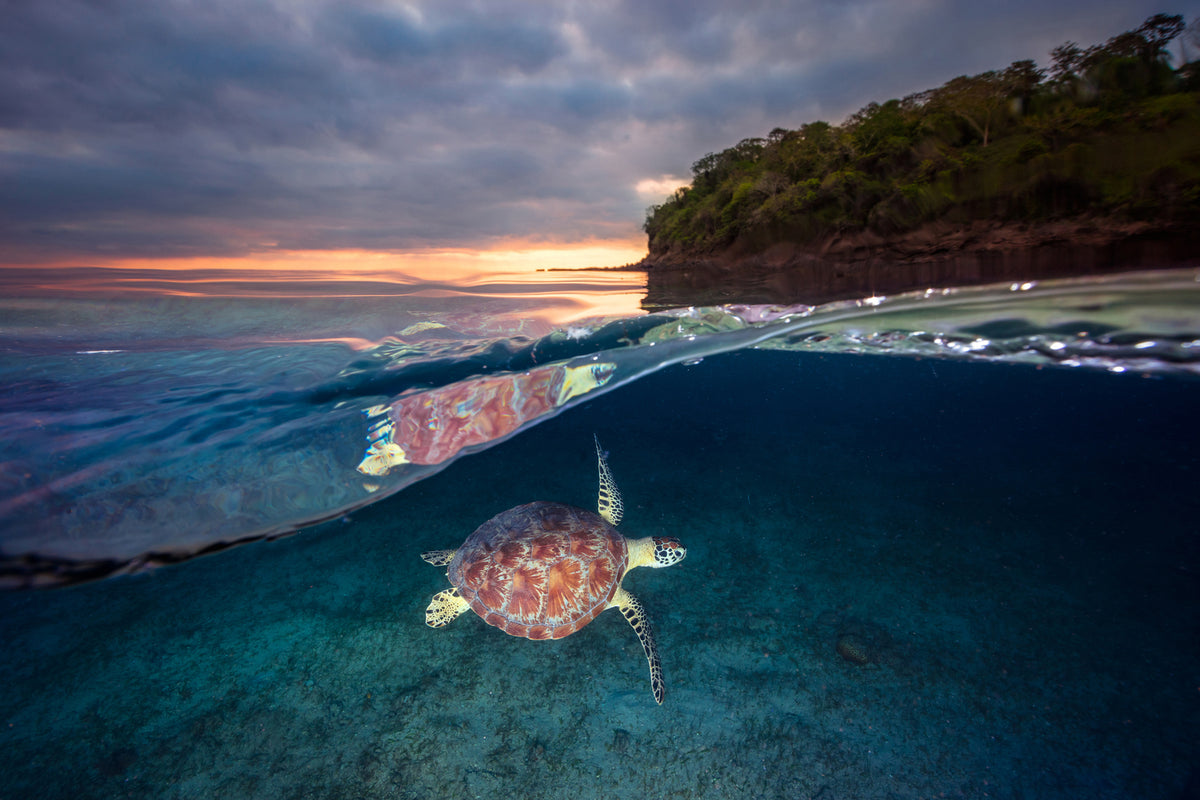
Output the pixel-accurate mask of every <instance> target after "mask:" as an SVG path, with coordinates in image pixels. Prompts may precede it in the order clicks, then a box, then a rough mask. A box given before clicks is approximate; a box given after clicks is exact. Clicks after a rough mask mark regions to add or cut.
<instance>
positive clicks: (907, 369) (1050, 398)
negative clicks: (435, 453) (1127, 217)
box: [0, 270, 1200, 798]
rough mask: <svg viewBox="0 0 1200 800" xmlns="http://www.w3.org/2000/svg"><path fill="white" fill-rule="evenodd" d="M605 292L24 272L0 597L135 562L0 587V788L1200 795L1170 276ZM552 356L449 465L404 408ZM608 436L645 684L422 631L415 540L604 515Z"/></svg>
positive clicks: (586, 640) (539, 649)
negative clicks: (534, 518)
mask: <svg viewBox="0 0 1200 800" xmlns="http://www.w3.org/2000/svg"><path fill="white" fill-rule="evenodd" d="M110 277H111V276H110ZM133 277H137V276H133ZM613 277H614V276H612V275H604V276H603V277H602V278H598V279H596V282H595V283H589V281H590V280H591V279H590V278H587V277H586V276H583V275H579V276H573V278H572V281H571V284H572V288H571V290H570V292H557V290H555V291H551V292H549V294H542V295H535V296H533V297H530V296H529V295H531V294H535V293H532V292H526V291H524V290H518V289H516V288H513V287H509V288H507V289H503V290H500V289H495V288H494V287H493V288H489V289H485V290H482V291H475V290H473V289H472V290H469V291H463V289H462V287H459V288H458V289H456V290H455V291H452V292H450V291H447V289H446V287H440V288H438V289H437V290H433V289H429V290H428V291H425V290H415V289H411V288H401V289H394V290H392V291H391V292H390V293H386V292H384V291H383V290H380V289H379V288H378V287H377V286H376V287H373V288H372V291H367V287H365V286H362V285H359V286H356V287H347V286H342V287H339V290H338V291H337V292H336V293H335V292H332V291H330V292H325V293H322V292H321V291H319V290H318V288H317V287H305V288H303V289H301V288H299V287H297V286H290V287H279V288H277V289H276V290H274V291H273V292H265V291H260V292H256V293H257V294H272V295H273V296H253V295H241V294H239V293H238V292H237V291H234V290H233V289H236V288H237V287H233V288H229V287H225V288H226V289H228V290H227V291H225V290H222V291H217V290H216V289H215V288H214V287H213V286H212V285H209V286H208V287H207V288H205V289H204V290H203V291H194V292H191V293H190V294H188V295H181V294H166V293H164V292H163V291H162V289H163V288H164V287H163V286H162V285H156V286H152V287H151V288H152V290H142V289H139V290H138V291H136V292H128V291H112V292H110V293H109V294H107V295H106V296H105V297H104V298H103V300H98V299H97V298H96V297H95V296H94V294H81V295H77V296H71V297H64V296H62V295H61V294H59V295H55V296H48V292H46V291H42V292H39V291H36V290H33V289H27V290H23V291H22V292H20V293H16V294H13V295H9V298H10V299H6V300H4V301H3V303H4V313H3V314H0V319H2V320H3V323H0V325H2V326H3V330H2V335H3V341H2V344H3V351H2V353H3V356H2V358H0V372H2V373H3V375H2V377H3V385H4V386H5V391H4V394H3V400H2V407H0V425H2V426H3V433H4V436H3V437H2V440H3V444H2V445H0V454H2V456H0V458H2V460H3V463H4V472H3V475H4V477H3V481H4V483H3V485H2V486H0V490H2V494H0V515H2V517H0V519H2V522H3V525H2V527H0V530H2V531H3V533H2V534H0V537H2V538H0V550H2V551H3V555H4V559H5V560H4V575H5V579H6V581H7V583H8V585H9V586H18V585H28V584H49V583H59V582H73V581H78V580H81V579H84V578H97V577H99V576H102V575H106V574H110V573H114V572H131V573H133V574H131V575H125V576H118V577H110V578H108V579H105V580H93V581H90V582H86V583H83V584H81V585H78V586H75V587H70V588H57V589H51V590H47V591H37V592H31V591H11V592H7V593H4V594H3V595H0V603H2V604H3V606H4V608H3V614H2V615H0V620H2V621H0V625H2V626H3V627H4V632H3V635H4V641H5V642H6V643H8V646H7V647H6V649H5V653H6V654H5V656H4V657H3V659H0V682H2V683H3V685H5V686H6V687H8V690H7V691H6V692H5V694H4V699H3V700H2V701H0V714H2V715H3V716H2V721H3V727H2V728H0V730H2V731H3V735H4V737H5V738H4V742H3V744H4V746H3V747H2V748H0V796H5V797H9V796H11V797H23V796H38V797H81V796H96V797H101V796H103V797H110V796H118V795H123V796H137V797H208V796H241V797H259V796H261V797H280V796H285V797H291V796H295V797H303V796H312V797H338V796H345V797H413V798H424V797H428V798H440V797H476V796H484V797H500V796H521V797H530V798H537V797H547V798H550V797H561V796H562V795H563V794H564V793H570V794H573V795H579V796H584V797H592V796H596V797H612V796H626V795H630V796H632V795H633V794H635V793H636V794H638V795H641V796H654V797H730V796H738V797H764V798H768V797H769V798H774V797H864V798H870V797H880V798H885V797H927V796H943V795H944V796H947V797H956V796H957V797H1004V798H1027V797H1080V796H1088V797H1107V798H1124V797H1147V798H1176V797H1182V796H1187V795H1186V794H1185V792H1186V791H1194V787H1195V785H1196V782H1197V778H1196V775H1197V769H1198V767H1200V765H1198V764H1197V760H1196V758H1197V756H1196V753H1197V752H1198V749H1197V745H1198V743H1197V741H1196V733H1195V732H1196V731H1197V730H1200V725H1198V724H1197V723H1200V695H1198V694H1197V689H1196V687H1197V685H1200V673H1198V672H1197V667H1196V665H1197V664H1198V663H1200V659H1198V656H1200V652H1198V650H1200V637H1198V636H1197V635H1196V634H1197V622H1198V620H1197V616H1196V611H1197V609H1198V608H1200V603H1198V601H1200V578H1198V576H1200V544H1198V541H1200V540H1197V538H1196V527H1195V520H1196V519H1197V511H1200V508H1198V505H1200V501H1198V500H1197V496H1196V493H1195V491H1194V486H1195V481H1196V475H1197V470H1198V469H1200V463H1198V457H1197V455H1196V453H1197V452H1198V451H1197V447H1196V445H1197V438H1198V437H1197V433H1196V426H1195V409H1196V408H1197V407H1200V405H1198V404H1197V401H1198V400H1200V388H1198V387H1200V383H1197V381H1196V380H1195V373H1196V368H1197V367H1196V363H1197V354H1198V353H1200V330H1198V329H1200V314H1198V313H1197V299H1198V297H1200V284H1198V283H1197V275H1196V273H1195V272H1194V271H1186V270H1185V271H1171V272H1163V273H1139V274H1138V275H1123V276H1110V277H1106V278H1104V279H1091V280H1077V281H1067V282H1042V283H1029V284H1025V283H1018V284H1005V285H1001V286H993V287H986V288H975V289H969V290H961V291H941V290H937V291H929V292H916V293H912V294H908V295H904V296H894V297H866V298H861V299H860V300H858V301H850V302H846V303H840V304H833V305H828V306H824V307H818V308H812V307H808V306H770V305H756V306H724V307H709V308H684V309H676V310H670V311H662V312H656V313H654V314H645V313H639V312H637V311H636V310H625V311H618V312H616V313H613V311H612V309H611V307H601V308H597V309H595V311H594V313H587V311H586V308H587V305H588V301H587V298H588V296H589V295H595V296H597V297H607V296H610V295H611V294H612V292H613V288H614V287H613V286H612V284H611V282H610V281H611V280H612V279H613ZM141 278H144V279H146V280H150V279H149V278H147V277H146V276H141ZM154 280H157V278H155V279H154ZM151 282H152V281H151ZM400 283H402V282H400ZM398 285H399V284H398ZM112 288H113V287H112V285H111V283H110V284H109V289H112ZM193 288H195V287H193ZM260 288H261V287H260ZM266 288H270V287H269V286H268V287H266ZM426 289H428V287H426ZM96 291H97V287H96V286H91V287H89V292H92V293H94V292H96ZM622 291H628V292H629V293H632V294H634V295H635V296H636V289H634V288H628V289H627V290H622ZM620 293H621V292H618V294H620ZM326 294H328V295H334V294H336V295H337V296H325V295H326ZM431 295H432V296H431ZM284 296H286V299H284ZM564 308H567V309H570V313H568V314H566V315H565V316H564V315H563V314H562V313H561V310H562V309H564ZM546 309H551V310H549V311H547V310H546ZM580 312H582V313H580ZM595 365H608V366H605V367H604V368H603V370H596V369H595ZM577 367H579V368H585V369H587V370H595V371H589V372H587V373H583V374H586V375H591V376H593V377H594V380H593V382H594V384H595V385H594V386H591V387H590V388H586V390H584V391H579V392H577V393H574V394H571V393H563V392H557V393H555V394H554V395H553V398H554V399H555V400H557V399H560V398H561V399H562V402H552V403H548V404H547V405H545V406H544V407H539V409H540V410H541V412H542V413H539V414H538V415H536V416H531V417H529V418H528V419H522V418H519V417H517V416H513V417H511V418H510V419H509V421H510V422H511V423H512V424H511V425H510V426H509V428H511V429H510V430H507V432H505V433H503V435H501V436H499V437H497V438H496V439H494V440H490V441H475V440H473V439H471V438H470V437H467V438H466V439H463V440H462V441H463V442H466V443H465V444H463V446H462V447H461V448H459V449H458V450H456V451H454V453H453V454H452V455H450V456H448V457H446V458H444V459H443V460H440V461H437V462H436V463H420V460H421V457H422V454H425V453H429V452H432V451H431V450H427V449H425V448H423V447H422V446H421V445H420V444H419V443H418V440H417V439H414V438H413V436H412V435H411V432H410V434H405V433H403V425H402V424H400V423H401V421H402V420H404V419H409V418H411V415H412V414H414V413H416V412H414V411H413V409H416V408H422V407H424V408H430V407H437V404H438V403H443V402H446V401H447V400H455V401H462V400H464V399H468V400H474V401H475V402H477V403H479V404H478V405H477V406H475V407H473V408H475V410H476V411H478V412H480V413H483V412H489V411H490V412H496V411H497V409H499V408H500V407H499V406H496V405H492V404H487V403H482V402H481V401H479V398H481V397H491V396H500V394H501V393H498V392H497V391H496V387H504V386H511V387H515V388H516V389H519V390H521V391H524V392H525V393H526V395H523V396H529V393H530V392H532V391H533V389H531V387H532V386H533V385H534V384H533V378H531V377H530V376H535V377H536V376H551V375H552V374H558V373H555V371H556V370H567V369H572V368H577ZM547 385H551V384H547ZM552 385H554V386H558V385H559V384H552ZM489 392H491V393H492V394H489ZM522 407H523V408H524V407H527V406H522ZM501 410H502V409H501ZM442 430H448V428H443V429H442ZM593 434H597V435H599V437H600V438H601V440H602V442H603V445H604V447H605V449H607V450H608V451H609V453H610V463H611V465H612V468H613V470H614V473H615V476H616V479H617V481H618V483H619V485H620V486H621V489H622V492H623V494H624V496H625V501H626V508H627V510H626V520H625V521H624V522H623V523H622V525H621V529H622V531H623V532H625V533H626V535H627V536H645V535H673V536H678V537H679V538H680V539H682V540H683V541H684V543H685V544H686V545H687V547H688V549H689V556H688V559H687V560H686V561H684V562H683V563H682V564H679V565H677V566H674V567H671V568H670V569H666V570H661V571H650V570H639V571H637V572H635V573H633V574H632V575H631V576H630V577H629V579H628V581H627V583H626V587H627V588H628V589H629V590H630V591H632V592H634V593H635V594H636V595H637V596H638V597H639V599H640V600H641V601H642V603H643V604H644V605H645V606H646V608H647V610H648V613H649V614H650V617H651V619H652V621H653V624H654V626H655V629H656V631H657V633H658V639H659V643H660V647H661V648H662V654H663V660H664V669H665V672H666V680H667V699H666V702H665V704H664V705H663V706H662V707H658V706H656V705H655V703H654V701H653V698H652V697H651V696H650V691H649V686H648V681H647V679H646V675H645V671H646V669H645V661H644V659H643V657H642V655H641V648H640V646H639V645H638V642H637V639H636V637H635V636H634V635H633V632H632V631H631V630H630V628H629V626H628V624H627V623H626V622H625V621H624V620H623V619H622V618H621V617H620V615H619V614H616V613H615V612H612V611H609V612H606V613H605V614H602V615H601V616H600V617H599V618H598V619H597V620H596V621H595V622H593V623H592V624H591V625H590V626H588V627H587V628H586V629H584V630H583V631H580V632H579V633H577V634H575V635H573V636H571V637H568V638H566V639H563V640H559V641H555V642H530V641H526V640H521V639H516V638H512V637H508V636H505V635H504V634H503V633H501V632H499V631H497V630H495V629H493V628H490V627H488V626H486V625H485V624H484V623H483V622H482V620H480V619H478V618H476V617H474V616H473V615H470V614H468V615H465V616H463V617H461V618H459V619H458V620H456V621H455V622H454V623H453V624H452V625H450V626H449V627H447V628H446V629H443V630H432V629H429V628H427V627H426V626H425V625H424V622H423V620H424V608H425V606H426V604H427V603H428V602H429V598H430V597H431V596H432V594H433V593H435V592H437V591H441V590H442V589H443V588H446V587H447V586H448V584H447V583H446V580H445V577H444V574H443V571H441V570H438V569H436V568H434V567H430V566H428V565H427V564H424V563H423V562H422V561H421V560H420V559H419V557H418V554H419V553H420V552H422V551H424V550H428V549H434V548H443V547H450V548H452V547H455V546H457V544H459V543H460V542H461V541H462V540H463V539H464V538H465V537H466V536H467V534H469V533H470V532H471V530H473V529H474V528H475V527H476V526H477V525H479V524H480V523H481V522H483V521H484V520H486V519H488V518H489V517H490V516H492V515H494V514H496V513H498V512H500V511H502V510H504V509H506V508H509V507H511V506H514V505H517V504H520V503H524V502H528V501H531V500H536V499H545V500H558V501H562V502H569V503H573V504H576V505H579V506H582V507H585V508H588V507H593V506H594V504H595V499H596V498H595V491H596V489H595V487H596V483H595V481H596V476H595V456H594V453H593V452H592V436H593ZM380 442H384V443H390V444H392V445H395V446H396V447H400V448H401V449H403V450H404V451H405V453H406V458H408V459H409V460H408V461H406V462H397V463H394V464H390V465H385V468H383V469H376V470H374V471H372V470H366V471H364V470H363V469H362V467H363V465H364V463H366V459H367V458H368V457H369V455H370V453H371V452H372V449H371V448H376V452H379V447H380ZM451 449H453V448H451ZM316 520H328V521H326V522H324V524H321V525H317V526H315V527H309V528H307V529H304V530H302V531H301V532H300V533H299V534H298V535H295V536H289V537H286V538H281V539H278V540H276V541H273V542H260V543H257V544H246V545H245V546H241V547H234V548H231V549H224V550H223V552H220V553H217V554H215V555H209V556H207V557H204V558H196V559H190V560H189V557H190V556H192V555H194V554H196V553H198V552H204V551H212V550H216V549H221V548H224V547H225V546H226V545H228V544H230V543H233V542H238V541H253V540H256V539H261V538H270V537H276V536H279V535H280V534H283V533H289V532H292V531H294V530H296V529H297V528H303V527H304V526H305V525H307V524H309V523H312V522H314V521H316ZM176 560H184V563H179V564H174V565H172V566H156V565H160V564H163V563H165V562H169V561H176ZM1189 786H1191V787H1193V788H1191V789H1188V788H1187V787H1189Z"/></svg>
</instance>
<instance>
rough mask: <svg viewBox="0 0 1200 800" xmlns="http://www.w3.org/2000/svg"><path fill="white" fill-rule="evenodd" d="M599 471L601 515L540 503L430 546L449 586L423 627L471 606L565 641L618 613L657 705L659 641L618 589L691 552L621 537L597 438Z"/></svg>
mask: <svg viewBox="0 0 1200 800" xmlns="http://www.w3.org/2000/svg"><path fill="white" fill-rule="evenodd" d="M596 460H597V463H598V468H599V471H600V492H599V498H598V500H597V511H598V512H599V513H598V514H593V513H592V512H591V511H585V510H583V509H581V508H575V507H573V506H568V505H564V504H562V503H548V502H544V501H539V502H536V503H528V504H526V505H523V506H517V507H516V508H510V509H509V510H508V511H504V512H501V513H500V514H497V515H496V516H494V517H492V518H491V519H490V520H488V521H487V522H485V523H483V524H482V525H480V526H479V527H478V528H477V529H476V530H475V532H474V533H472V534H471V535H470V536H468V537H467V540H466V541H465V542H463V545H462V547H460V548H458V549H457V550H434V551H431V552H428V553H422V554H421V558H423V559H424V560H425V561H427V562H429V563H430V564H433V565H434V566H437V567H441V566H446V565H448V566H449V569H448V570H447V572H446V577H447V578H449V579H450V583H451V584H453V588H450V589H446V590H445V591H442V592H438V593H437V594H435V595H434V596H433V602H431V603H430V604H429V608H428V609H426V611H425V622H426V624H428V625H429V626H430V627H433V628H440V627H442V626H444V625H446V624H448V623H449V622H450V621H452V620H453V619H454V618H455V617H457V616H458V615H459V614H462V613H463V612H464V611H466V610H467V609H468V608H469V609H471V610H472V611H474V612H475V613H476V614H478V615H479V616H480V617H482V618H483V620H484V622H486V623H488V624H489V625H494V626H496V627H497V628H499V629H500V630H502V631H504V632H505V633H508V634H511V635H513V636H524V637H526V638H528V639H561V638H563V637H564V636H569V635H571V634H572V633H575V632H576V631H577V630H579V629H580V628H582V627H583V626H584V625H587V624H588V623H589V622H591V621H592V620H593V619H595V618H596V617H597V616H598V615H599V614H600V612H601V611H603V610H605V609H606V608H614V607H615V608H618V609H620V610H621V613H622V614H623V615H624V616H625V619H627V620H628V621H629V624H630V625H632V626H633V630H634V632H635V633H637V635H638V639H639V640H641V643H642V649H644V650H645V651H646V660H647V661H649V662H650V689H651V690H652V691H653V692H654V699H655V700H656V701H657V702H658V703H659V704H661V703H662V701H663V697H664V696H665V694H666V687H665V685H664V684H663V675H662V663H661V662H660V661H659V658H658V645H657V644H656V643H655V641H654V633H653V632H652V631H651V629H650V620H649V619H648V618H647V616H646V610H645V609H644V608H643V607H642V604H641V603H639V602H638V600H637V598H636V597H634V596H633V595H631V594H630V593H629V592H627V591H625V589H624V588H623V587H622V586H621V580H622V579H623V578H624V577H625V574H626V573H627V572H629V570H631V569H633V568H634V567H669V566H671V565H672V564H678V563H679V562H680V561H682V560H683V559H684V557H685V556H686V555H687V550H686V549H684V547H683V545H681V544H680V543H679V540H678V539H674V538H671V537H668V536H654V537H646V538H644V539H626V538H625V537H624V536H622V535H621V534H620V533H619V532H618V531H617V529H616V528H615V527H614V526H615V525H617V524H619V523H620V521H621V514H622V511H623V507H622V505H621V495H620V493H619V492H618V491H617V486H616V484H615V483H614V482H613V478H612V473H611V472H610V471H609V469H608V461H607V459H605V456H604V451H602V450H601V449H600V442H599V440H597V441H596Z"/></svg>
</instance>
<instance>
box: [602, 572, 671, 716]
mask: <svg viewBox="0 0 1200 800" xmlns="http://www.w3.org/2000/svg"><path fill="white" fill-rule="evenodd" d="M610 605H613V606H616V607H617V608H619V609H621V614H622V615H624V617H625V619H627V620H629V624H630V625H632V626H633V632H634V633H636V634H637V636H638V640H639V641H640V642H641V643H642V649H643V650H645V651H646V660H647V661H649V662H650V691H652V692H654V700H655V702H657V703H658V704H659V705H660V706H661V705H662V701H663V698H664V697H666V694H667V686H666V684H665V683H663V671H662V661H660V660H659V658H658V643H657V642H656V641H655V640H654V631H652V630H651V629H650V618H649V617H647V616H646V609H645V608H644V607H643V606H642V604H641V603H640V602H638V599H637V598H636V597H634V596H633V595H631V594H630V593H629V592H627V591H625V590H624V589H617V593H616V594H615V595H613V599H612V602H611V603H610Z"/></svg>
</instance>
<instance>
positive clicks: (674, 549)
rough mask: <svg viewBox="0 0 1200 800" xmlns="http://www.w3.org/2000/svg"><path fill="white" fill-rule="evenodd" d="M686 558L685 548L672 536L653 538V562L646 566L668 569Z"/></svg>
mask: <svg viewBox="0 0 1200 800" xmlns="http://www.w3.org/2000/svg"><path fill="white" fill-rule="evenodd" d="M686 557H687V548H686V547H684V546H683V545H682V544H680V543H679V540H678V539H676V538H674V537H672V536H655V537H654V561H653V562H652V563H650V564H647V565H646V566H649V567H669V566H671V565H672V564H678V563H679V562H680V561H683V559H684V558H686Z"/></svg>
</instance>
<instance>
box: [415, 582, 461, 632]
mask: <svg viewBox="0 0 1200 800" xmlns="http://www.w3.org/2000/svg"><path fill="white" fill-rule="evenodd" d="M470 607H471V606H469V605H468V604H467V601H466V600H463V597H462V595H461V594H459V593H458V589H446V590H445V591H444V592H438V593H437V594H435V595H434V596H433V600H431V601H430V603H429V608H427V609H425V624H426V625H428V626H429V627H431V628H441V627H443V626H445V625H449V624H450V623H451V622H453V621H454V620H455V619H456V618H457V617H458V615H459V614H461V613H463V612H464V611H466V610H467V609H468V608H470Z"/></svg>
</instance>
